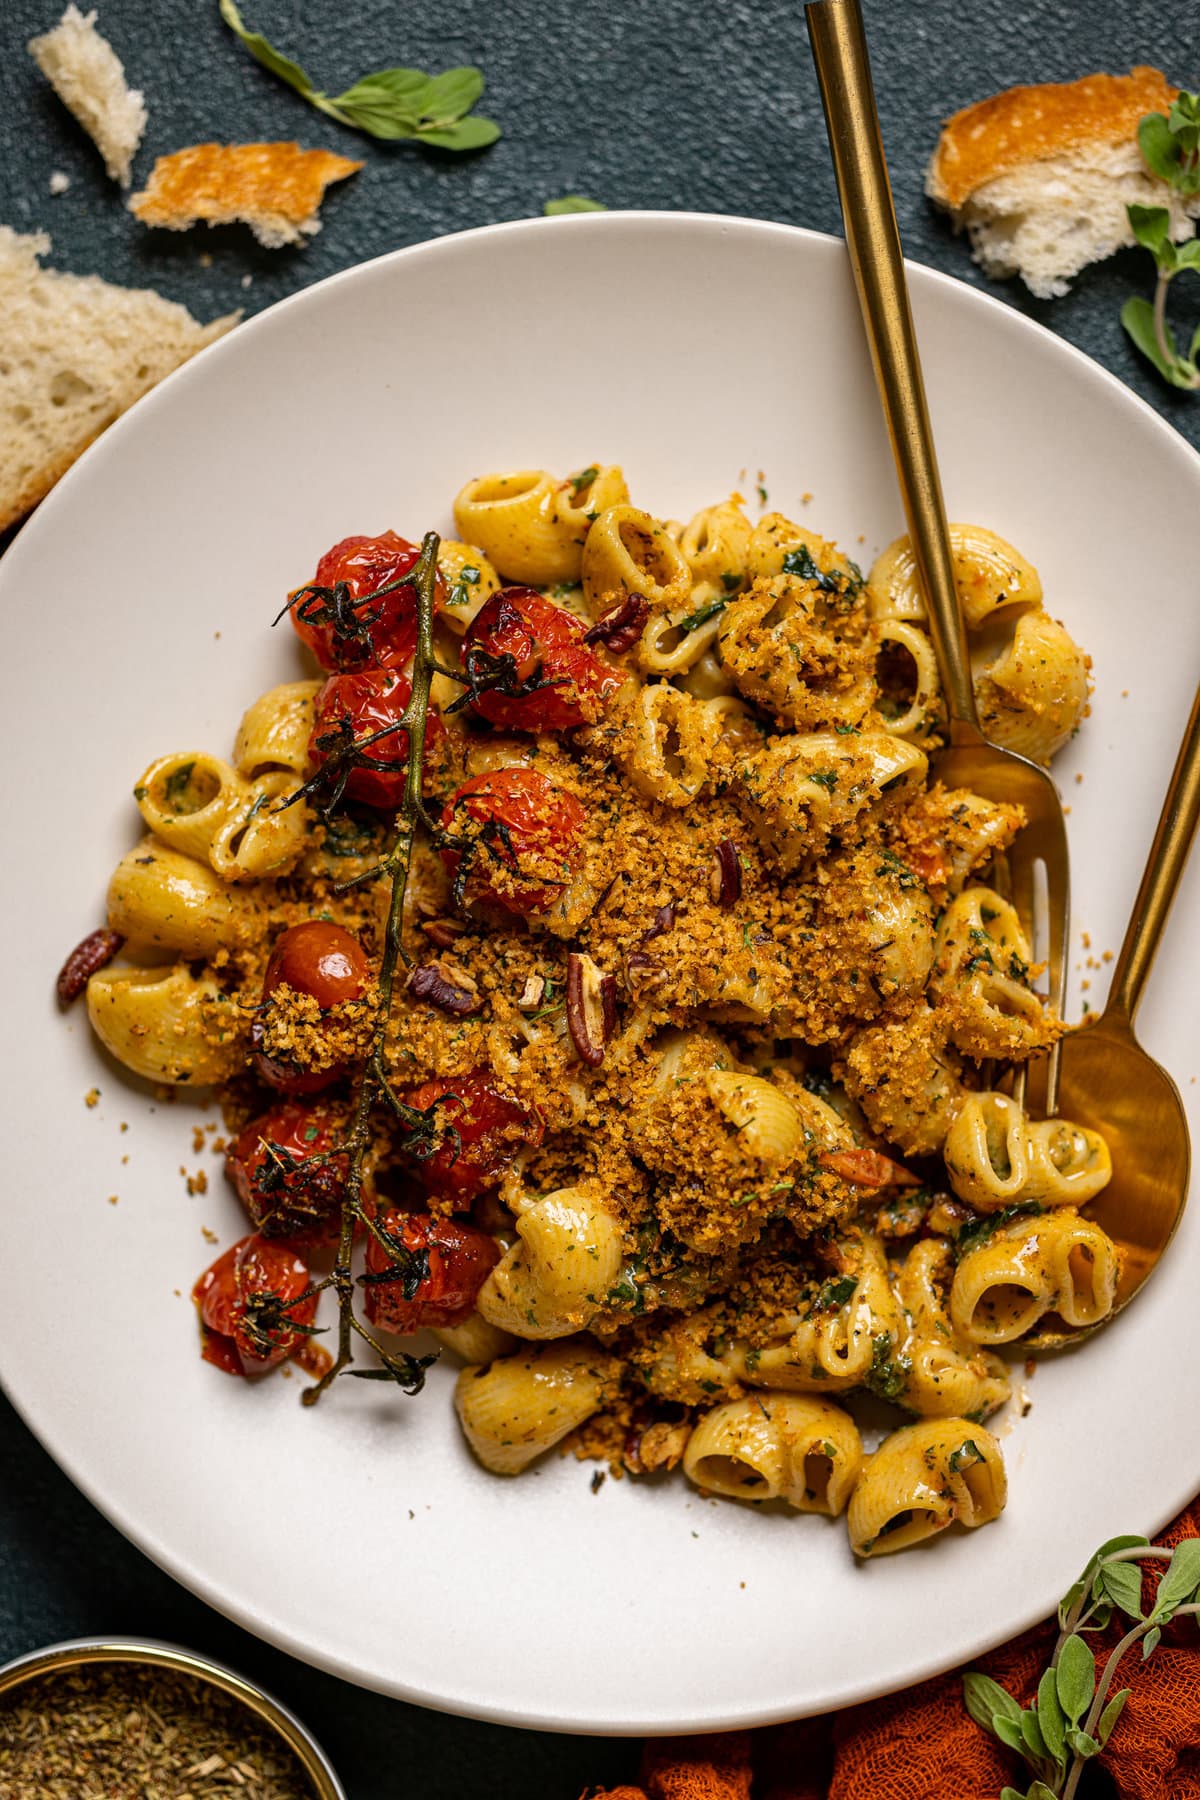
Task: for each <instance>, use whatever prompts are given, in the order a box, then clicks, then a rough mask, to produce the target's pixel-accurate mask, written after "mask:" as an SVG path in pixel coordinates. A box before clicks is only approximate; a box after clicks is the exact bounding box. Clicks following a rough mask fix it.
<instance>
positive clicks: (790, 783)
mask: <svg viewBox="0 0 1200 1800" xmlns="http://www.w3.org/2000/svg"><path fill="white" fill-rule="evenodd" d="M928 767H929V761H928V758H927V757H926V756H925V755H924V754H923V753H922V752H921V751H920V750H918V749H917V748H916V747H915V745H912V744H906V743H904V742H903V740H902V739H900V738H894V737H889V736H888V735H887V733H886V732H882V731H880V732H867V731H863V732H859V733H856V734H854V735H853V736H846V737H839V736H838V735H837V734H836V733H835V732H824V731H822V732H808V733H805V734H804V735H802V736H795V737H784V738H772V739H771V740H770V741H769V742H768V743H767V744H766V745H765V746H764V747H763V748H762V749H761V750H758V751H756V752H755V753H754V755H752V756H749V757H747V758H746V759H745V760H744V761H743V762H741V763H739V764H738V765H737V768H736V779H737V790H736V791H737V798H738V801H739V803H740V805H741V807H742V810H743V812H744V814H745V816H746V818H747V820H748V821H749V823H750V824H751V826H752V827H753V828H754V830H755V832H756V833H757V834H758V837H759V838H760V840H761V841H762V843H763V847H764V849H766V850H767V851H768V853H769V854H770V855H772V856H773V857H774V858H775V860H776V861H777V862H778V863H779V865H780V867H781V868H783V869H786V870H792V869H796V868H798V867H799V866H800V864H801V863H802V862H803V861H804V860H805V858H806V857H809V856H813V855H815V854H817V853H818V852H819V851H821V850H823V849H824V847H825V845H826V844H827V843H828V841H829V839H830V838H831V837H832V836H833V835H834V834H835V833H836V834H837V835H838V836H839V837H840V838H841V839H842V840H843V841H845V840H846V839H847V838H849V837H851V836H852V835H853V833H854V832H855V831H856V830H858V829H860V828H861V827H862V825H863V823H864V817H865V815H868V814H872V813H874V811H875V809H876V808H878V807H881V806H883V807H886V806H895V805H897V804H898V803H899V802H900V800H902V799H903V797H904V796H905V794H908V793H911V792H912V791H913V790H914V789H916V788H918V787H919V786H920V784H921V783H922V782H923V780H924V778H925V773H926V770H927V769H928Z"/></svg>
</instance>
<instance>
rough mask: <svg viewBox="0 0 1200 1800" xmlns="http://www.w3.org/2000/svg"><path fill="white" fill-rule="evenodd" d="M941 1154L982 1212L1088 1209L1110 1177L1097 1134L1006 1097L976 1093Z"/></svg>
mask: <svg viewBox="0 0 1200 1800" xmlns="http://www.w3.org/2000/svg"><path fill="white" fill-rule="evenodd" d="M943 1154H944V1156H945V1159H946V1173H947V1174H948V1175H949V1177H950V1184H951V1186H952V1187H953V1189H954V1191H955V1193H956V1194H957V1195H958V1196H959V1197H960V1198H961V1199H963V1200H966V1201H968V1202H969V1203H970V1204H971V1205H972V1206H974V1207H977V1208H978V1209H979V1211H980V1212H997V1211H999V1210H1000V1209H1001V1208H1002V1207H1005V1206H1012V1205H1015V1204H1016V1203H1017V1202H1018V1201H1022V1200H1037V1201H1039V1202H1041V1204H1042V1205H1044V1206H1062V1205H1074V1206H1083V1205H1085V1204H1086V1202H1087V1201H1089V1200H1092V1199H1094V1198H1095V1196H1096V1195H1097V1194H1098V1193H1099V1192H1100V1190H1101V1189H1102V1188H1103V1187H1105V1186H1106V1185H1107V1184H1108V1182H1109V1181H1110V1180H1111V1179H1112V1158H1111V1157H1110V1156H1109V1153H1108V1145H1107V1144H1106V1143H1105V1142H1104V1139H1103V1138H1102V1137H1101V1136H1100V1134H1099V1132H1097V1131H1089V1130H1088V1129H1087V1128H1086V1127H1085V1126H1082V1125H1076V1124H1074V1123H1073V1122H1072V1121H1071V1120H1070V1119H1057V1118H1056V1119H1029V1118H1027V1117H1026V1116H1025V1112H1024V1109H1023V1108H1022V1107H1021V1106H1020V1105H1018V1103H1017V1102H1016V1101H1015V1100H1013V1099H1011V1098H1010V1097H1009V1096H1008V1095H1007V1094H997V1093H982V1094H972V1095H971V1096H970V1097H969V1098H968V1099H967V1101H966V1102H965V1103H964V1105H963V1107H962V1110H961V1111H960V1112H959V1115H958V1117H957V1118H956V1119H955V1121H954V1123H953V1125H952V1126H951V1127H950V1130H949V1132H948V1133H947V1136H946V1143H945V1147H944V1151H943Z"/></svg>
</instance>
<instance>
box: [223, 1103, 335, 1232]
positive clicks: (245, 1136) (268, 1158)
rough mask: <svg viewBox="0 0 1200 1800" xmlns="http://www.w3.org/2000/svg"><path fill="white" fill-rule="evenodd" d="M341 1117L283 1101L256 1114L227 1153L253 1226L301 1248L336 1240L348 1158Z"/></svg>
mask: <svg viewBox="0 0 1200 1800" xmlns="http://www.w3.org/2000/svg"><path fill="white" fill-rule="evenodd" d="M340 1136H341V1132H340V1129H339V1126H338V1123H337V1121H336V1120H335V1119H334V1118H333V1116H332V1115H331V1114H330V1113H328V1112H327V1111H326V1110H325V1109H324V1108H323V1107H320V1106H301V1105H299V1104H298V1103H297V1102H296V1101H295V1100H284V1101H281V1102H280V1104H279V1105H278V1106H273V1107H272V1108H271V1110H270V1112H266V1113H263V1115H262V1117H261V1118H258V1119H252V1120H251V1122H250V1124H249V1125H247V1126H246V1128H245V1130H244V1131H242V1132H240V1133H239V1134H238V1136H237V1138H236V1139H235V1140H234V1142H233V1143H232V1144H231V1145H230V1147H229V1149H228V1150H227V1151H226V1152H225V1173H226V1175H227V1176H228V1177H229V1179H230V1181H231V1182H232V1183H233V1185H234V1187H235V1188H236V1189H237V1191H238V1194H239V1195H240V1196H241V1199H242V1201H243V1203H244V1205H245V1208H246V1211H247V1212H248V1213H249V1214H250V1218H251V1220H252V1221H253V1223H254V1226H255V1229H256V1230H258V1231H261V1233H262V1234H263V1236H264V1237H267V1238H286V1239H287V1240H288V1242H289V1243H291V1244H294V1245H296V1246H298V1247H299V1248H302V1249H319V1248H323V1247H325V1246H328V1245H330V1244H336V1243H337V1240H338V1235H339V1232H340V1230H341V1223H342V1197H343V1195H344V1193H345V1189H346V1175H347V1172H348V1169H349V1158H348V1157H347V1156H346V1154H345V1153H344V1152H340V1151H338V1150H337V1147H336V1146H337V1142H338V1139H339V1137H340Z"/></svg>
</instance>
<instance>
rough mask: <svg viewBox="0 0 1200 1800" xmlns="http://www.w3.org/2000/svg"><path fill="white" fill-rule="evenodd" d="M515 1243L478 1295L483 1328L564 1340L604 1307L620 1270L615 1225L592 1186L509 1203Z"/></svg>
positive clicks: (619, 1253) (582, 1327)
mask: <svg viewBox="0 0 1200 1800" xmlns="http://www.w3.org/2000/svg"><path fill="white" fill-rule="evenodd" d="M513 1210H514V1211H515V1212H516V1218H517V1237H518V1242H517V1243H515V1244H514V1245H513V1246H512V1247H511V1249H509V1250H508V1251H507V1252H506V1253H505V1255H504V1256H503V1258H502V1259H501V1261H500V1262H499V1263H498V1264H497V1265H496V1267H495V1268H494V1269H493V1270H492V1272H491V1274H490V1275H489V1276H488V1278H487V1280H486V1281H485V1282H484V1284H483V1286H482V1287H481V1288H480V1290H479V1296H478V1299H477V1302H476V1304H477V1306H478V1308H479V1311H480V1313H481V1314H482V1316H483V1317H484V1318H485V1319H486V1320H487V1321H488V1323H489V1324H491V1325H496V1326H498V1327H499V1328H500V1329H501V1330H502V1331H511V1332H513V1333H514V1334H515V1335H517V1336H519V1337H524V1338H534V1339H537V1338H560V1337H570V1336H572V1335H573V1334H574V1333H575V1332H577V1331H582V1330H583V1329H584V1328H585V1327H586V1326H587V1325H588V1324H589V1323H590V1322H591V1320H592V1319H593V1318H594V1317H595V1316H596V1314H597V1313H598V1312H599V1311H600V1309H601V1307H602V1306H603V1305H604V1303H605V1301H606V1299H607V1297H608V1293H609V1289H610V1288H611V1287H612V1286H613V1284H614V1283H615V1282H616V1279H617V1277H618V1275H619V1274H620V1272H621V1228H620V1225H619V1224H618V1223H617V1221H616V1220H615V1219H614V1218H613V1217H612V1215H611V1214H610V1213H608V1212H607V1211H606V1210H605V1208H604V1206H603V1204H602V1202H601V1200H600V1196H599V1193H598V1191H597V1189H596V1187H595V1185H594V1184H581V1185H580V1186H578V1187H573V1188H561V1189H559V1190H558V1191H557V1192H556V1193H553V1194H546V1195H544V1196H542V1197H540V1198H537V1199H530V1200H528V1201H526V1202H524V1203H523V1204H520V1205H519V1206H518V1204H517V1203H516V1202H515V1201H514V1202H513Z"/></svg>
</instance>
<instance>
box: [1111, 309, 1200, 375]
mask: <svg viewBox="0 0 1200 1800" xmlns="http://www.w3.org/2000/svg"><path fill="white" fill-rule="evenodd" d="M1121 323H1122V325H1123V326H1124V327H1125V329H1126V331H1127V332H1128V333H1129V335H1130V337H1131V338H1132V339H1133V341H1134V343H1135V344H1136V345H1137V347H1138V349H1139V350H1140V351H1141V353H1142V355H1143V356H1144V357H1147V358H1148V360H1149V361H1150V362H1152V363H1153V364H1154V366H1155V368H1156V369H1157V370H1158V372H1159V374H1160V375H1162V376H1163V377H1164V378H1165V379H1166V380H1167V381H1169V382H1171V383H1172V384H1173V386H1175V387H1190V386H1191V385H1192V384H1191V382H1190V381H1189V380H1188V379H1187V375H1186V364H1185V363H1184V362H1183V359H1182V358H1181V356H1180V355H1179V352H1178V350H1177V349H1176V346H1175V334H1174V332H1173V331H1172V330H1171V327H1170V325H1166V326H1165V327H1164V331H1163V335H1164V337H1165V339H1166V345H1167V352H1168V354H1166V355H1164V353H1163V349H1162V346H1161V345H1160V344H1159V341H1158V333H1157V332H1156V331H1155V329H1154V308H1153V306H1152V305H1151V304H1150V302H1149V300H1145V299H1143V298H1142V296H1141V295H1140V294H1137V295H1135V296H1134V297H1133V298H1131V299H1129V300H1127V301H1126V302H1125V304H1124V306H1123V307H1122V308H1121Z"/></svg>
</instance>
